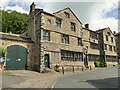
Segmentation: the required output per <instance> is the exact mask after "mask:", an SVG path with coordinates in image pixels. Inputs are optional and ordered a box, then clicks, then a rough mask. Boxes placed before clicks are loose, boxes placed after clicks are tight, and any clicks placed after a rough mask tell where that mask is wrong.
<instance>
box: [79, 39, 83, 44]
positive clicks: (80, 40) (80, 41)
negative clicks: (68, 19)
mask: <svg viewBox="0 0 120 90" xmlns="http://www.w3.org/2000/svg"><path fill="white" fill-rule="evenodd" d="M78 46H83V44H82V38H78Z"/></svg>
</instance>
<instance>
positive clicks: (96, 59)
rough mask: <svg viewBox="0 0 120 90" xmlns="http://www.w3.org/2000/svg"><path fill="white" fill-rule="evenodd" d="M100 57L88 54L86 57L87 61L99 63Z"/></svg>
mask: <svg viewBox="0 0 120 90" xmlns="http://www.w3.org/2000/svg"><path fill="white" fill-rule="evenodd" d="M99 59H100V56H99V55H94V54H89V55H88V60H89V61H99Z"/></svg>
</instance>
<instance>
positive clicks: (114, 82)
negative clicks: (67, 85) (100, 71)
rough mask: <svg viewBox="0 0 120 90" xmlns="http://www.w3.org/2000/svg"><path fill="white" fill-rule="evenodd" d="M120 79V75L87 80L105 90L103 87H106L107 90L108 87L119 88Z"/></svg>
mask: <svg viewBox="0 0 120 90" xmlns="http://www.w3.org/2000/svg"><path fill="white" fill-rule="evenodd" d="M119 81H120V77H115V78H105V79H98V80H87V81H86V82H88V83H89V84H91V85H93V86H95V87H96V88H99V89H101V90H103V88H105V90H106V89H108V88H113V89H114V90H118V87H119V88H120V84H119Z"/></svg>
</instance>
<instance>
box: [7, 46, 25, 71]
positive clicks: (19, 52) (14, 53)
mask: <svg viewBox="0 0 120 90" xmlns="http://www.w3.org/2000/svg"><path fill="white" fill-rule="evenodd" d="M26 66H27V49H26V48H25V47H23V46H20V45H12V46H9V47H7V59H6V67H5V69H6V70H25V69H26Z"/></svg>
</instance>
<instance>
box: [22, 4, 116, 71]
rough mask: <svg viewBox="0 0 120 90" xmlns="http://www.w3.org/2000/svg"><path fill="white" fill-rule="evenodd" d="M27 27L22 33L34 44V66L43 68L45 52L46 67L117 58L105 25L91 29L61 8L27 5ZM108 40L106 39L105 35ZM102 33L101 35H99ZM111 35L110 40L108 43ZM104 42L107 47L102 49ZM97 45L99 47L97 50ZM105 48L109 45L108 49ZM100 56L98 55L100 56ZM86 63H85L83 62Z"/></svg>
mask: <svg viewBox="0 0 120 90" xmlns="http://www.w3.org/2000/svg"><path fill="white" fill-rule="evenodd" d="M30 17H31V18H30V19H29V28H28V30H27V31H26V32H24V33H23V34H24V35H26V36H27V37H30V38H31V39H32V40H33V41H34V43H36V45H37V46H36V47H38V48H36V51H37V54H35V55H37V56H36V57H37V58H38V59H37V60H38V62H39V63H38V62H37V63H36V64H37V65H38V67H40V68H41V70H42V68H43V69H44V68H45V55H46V54H47V55H49V61H48V62H49V66H48V67H50V68H53V67H54V66H55V65H56V64H60V65H85V64H86V63H87V64H88V65H91V64H92V65H93V62H94V61H106V60H107V61H110V62H111V61H114V60H115V61H117V60H116V56H117V53H116V51H115V50H114V48H115V41H114V35H113V34H112V32H111V30H110V29H109V28H105V29H104V30H103V29H102V30H97V31H93V30H90V29H89V25H88V24H86V25H85V28H83V27H82V23H81V22H80V20H79V19H78V18H77V17H76V16H75V14H74V13H73V12H72V11H71V9H70V8H65V9H63V10H60V11H58V12H56V13H53V14H51V13H48V12H45V11H44V10H43V9H36V8H35V4H34V3H33V4H32V5H31V6H30ZM108 33H110V35H108V39H109V41H106V40H105V39H106V35H107V34H108ZM101 35H102V36H101ZM111 38H112V40H113V42H111ZM104 44H106V45H107V50H104V48H105V47H106V46H103V45H104ZM101 47H102V48H103V49H102V50H101ZM109 48H112V50H111V49H109ZM101 57H102V58H101ZM86 60H87V61H89V62H85V61H86Z"/></svg>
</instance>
